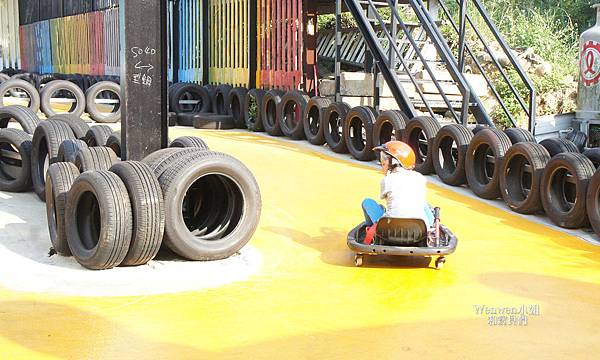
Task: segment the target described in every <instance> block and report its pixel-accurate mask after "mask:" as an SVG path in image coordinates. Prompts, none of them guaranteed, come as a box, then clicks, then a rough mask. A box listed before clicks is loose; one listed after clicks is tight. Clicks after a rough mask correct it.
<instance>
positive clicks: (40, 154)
mask: <svg viewBox="0 0 600 360" xmlns="http://www.w3.org/2000/svg"><path fill="white" fill-rule="evenodd" d="M68 139H71V140H75V134H73V131H72V130H71V128H70V127H69V126H68V125H67V124H65V123H64V122H62V121H55V120H46V121H42V122H40V124H39V125H38V126H37V128H36V129H35V132H34V134H33V141H32V150H31V181H32V184H33V191H34V192H35V193H36V194H37V196H38V197H39V198H40V199H41V200H42V201H45V200H46V172H47V170H48V167H49V166H50V165H52V164H54V163H55V162H57V161H58V150H59V148H60V145H61V143H62V142H63V141H65V140H68Z"/></svg>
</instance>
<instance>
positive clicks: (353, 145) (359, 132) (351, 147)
mask: <svg viewBox="0 0 600 360" xmlns="http://www.w3.org/2000/svg"><path fill="white" fill-rule="evenodd" d="M374 124H375V115H374V114H373V112H372V111H371V110H370V109H369V108H367V107H366V106H357V107H355V108H353V109H352V110H350V111H349V112H348V114H347V115H346V119H344V127H343V131H344V140H345V141H346V147H347V148H348V151H349V152H350V154H351V155H352V156H353V157H354V158H355V159H356V160H360V161H371V160H374V159H375V152H374V151H373V125H374Z"/></svg>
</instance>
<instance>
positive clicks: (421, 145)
mask: <svg viewBox="0 0 600 360" xmlns="http://www.w3.org/2000/svg"><path fill="white" fill-rule="evenodd" d="M440 128H441V127H440V123H439V122H438V121H437V120H436V119H434V118H432V117H429V116H417V117H415V118H414V119H412V120H410V121H409V122H408V123H407V124H406V128H405V129H404V142H405V143H407V144H408V145H410V147H412V148H413V150H414V151H415V155H417V165H416V166H415V170H416V171H418V172H420V173H421V174H423V175H430V174H433V173H434V171H435V169H434V167H433V143H434V142H435V137H436V135H437V132H438V131H439V130H440ZM421 134H423V135H424V138H423V139H420V136H421Z"/></svg>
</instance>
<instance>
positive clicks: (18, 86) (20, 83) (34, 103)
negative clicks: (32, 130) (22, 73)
mask: <svg viewBox="0 0 600 360" xmlns="http://www.w3.org/2000/svg"><path fill="white" fill-rule="evenodd" d="M7 93H11V95H13V98H18V99H23V101H27V106H26V107H27V108H29V109H30V110H31V111H33V112H34V113H35V114H37V112H38V110H39V109H40V94H39V93H38V91H37V89H36V88H35V86H33V85H31V84H30V83H28V82H27V81H25V80H20V79H16V80H15V79H11V80H8V81H5V82H3V83H2V84H0V106H6V105H9V104H5V103H4V101H5V95H6V94H7ZM15 95H17V96H15ZM22 95H25V96H26V98H25V97H23V96H22ZM24 99H27V100H24Z"/></svg>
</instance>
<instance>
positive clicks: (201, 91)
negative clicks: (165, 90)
mask: <svg viewBox="0 0 600 360" xmlns="http://www.w3.org/2000/svg"><path fill="white" fill-rule="evenodd" d="M181 100H198V103H197V104H195V105H184V104H180V101H181ZM171 109H172V111H173V112H175V113H177V114H182V113H198V112H207V111H210V109H211V104H210V96H209V94H208V91H206V89H205V88H203V87H202V86H200V85H198V84H192V83H182V84H181V85H178V86H177V87H175V88H174V89H173V90H172V92H171Z"/></svg>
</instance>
